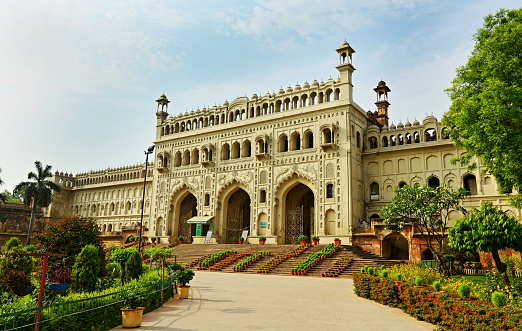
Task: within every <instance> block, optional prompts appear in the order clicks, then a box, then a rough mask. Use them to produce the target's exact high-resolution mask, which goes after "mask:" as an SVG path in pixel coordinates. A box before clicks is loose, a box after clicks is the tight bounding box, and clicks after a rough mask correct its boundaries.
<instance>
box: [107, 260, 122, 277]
mask: <svg viewBox="0 0 522 331" xmlns="http://www.w3.org/2000/svg"><path fill="white" fill-rule="evenodd" d="M105 273H106V274H107V276H108V277H110V278H119V277H121V266H120V264H119V263H116V262H110V263H107V264H106V265H105Z"/></svg>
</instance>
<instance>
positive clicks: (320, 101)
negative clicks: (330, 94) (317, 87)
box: [317, 92, 324, 103]
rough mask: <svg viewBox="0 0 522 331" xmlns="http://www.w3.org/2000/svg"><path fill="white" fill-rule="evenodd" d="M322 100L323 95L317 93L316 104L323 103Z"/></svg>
mask: <svg viewBox="0 0 522 331" xmlns="http://www.w3.org/2000/svg"><path fill="white" fill-rule="evenodd" d="M323 99H324V93H323V92H319V95H318V97H317V103H323Z"/></svg>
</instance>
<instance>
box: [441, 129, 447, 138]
mask: <svg viewBox="0 0 522 331" xmlns="http://www.w3.org/2000/svg"><path fill="white" fill-rule="evenodd" d="M440 136H441V138H442V139H449V130H448V128H442V131H441V132H440Z"/></svg>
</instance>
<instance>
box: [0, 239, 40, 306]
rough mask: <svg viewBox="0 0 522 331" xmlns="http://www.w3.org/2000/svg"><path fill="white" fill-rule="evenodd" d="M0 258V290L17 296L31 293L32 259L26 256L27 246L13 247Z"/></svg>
mask: <svg viewBox="0 0 522 331" xmlns="http://www.w3.org/2000/svg"><path fill="white" fill-rule="evenodd" d="M15 242H16V241H11V245H12V246H11V248H10V249H9V250H7V251H5V252H4V253H3V256H2V257H0V289H1V290H2V292H10V293H14V294H16V295H19V296H23V295H26V294H29V293H30V292H31V273H32V272H33V268H34V259H33V258H32V257H30V256H27V255H26V253H27V246H25V247H24V246H16V245H13V243H15Z"/></svg>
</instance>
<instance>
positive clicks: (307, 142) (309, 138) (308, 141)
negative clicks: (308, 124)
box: [304, 131, 314, 148]
mask: <svg viewBox="0 0 522 331" xmlns="http://www.w3.org/2000/svg"><path fill="white" fill-rule="evenodd" d="M313 147H314V134H313V132H312V131H306V132H305V133H304V148H313Z"/></svg>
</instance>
